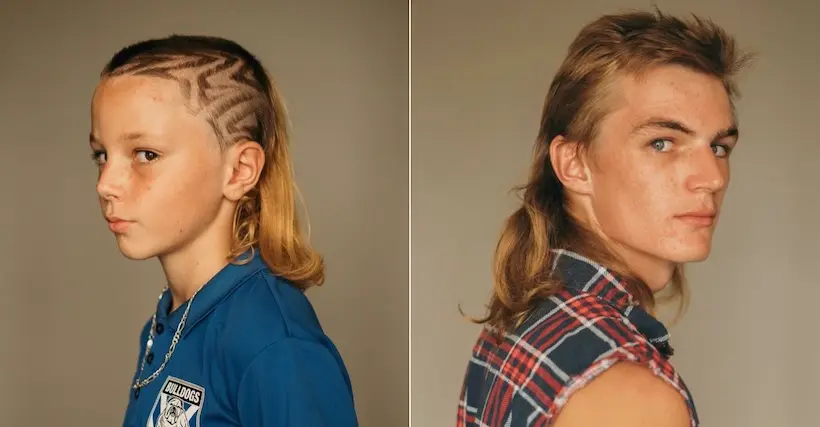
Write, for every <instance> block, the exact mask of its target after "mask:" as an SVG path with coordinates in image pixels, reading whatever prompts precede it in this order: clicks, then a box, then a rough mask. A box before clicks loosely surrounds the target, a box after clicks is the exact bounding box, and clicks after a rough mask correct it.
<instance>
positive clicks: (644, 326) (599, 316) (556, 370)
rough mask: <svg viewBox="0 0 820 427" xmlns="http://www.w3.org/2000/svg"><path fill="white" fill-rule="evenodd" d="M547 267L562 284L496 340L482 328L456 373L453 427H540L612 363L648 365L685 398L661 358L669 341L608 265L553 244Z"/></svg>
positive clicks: (691, 404) (694, 421)
mask: <svg viewBox="0 0 820 427" xmlns="http://www.w3.org/2000/svg"><path fill="white" fill-rule="evenodd" d="M555 254H556V257H555V264H554V266H553V272H554V273H555V274H558V275H559V276H558V277H560V279H561V280H562V282H563V283H564V285H565V286H563V287H562V289H561V290H560V291H559V292H557V293H556V294H554V295H552V296H550V297H549V298H546V299H544V300H543V301H541V302H540V303H539V305H538V307H537V308H536V309H535V310H534V312H533V313H532V315H530V316H529V317H528V319H527V320H526V321H525V322H524V323H523V324H522V325H521V326H520V327H518V328H516V329H515V330H512V331H509V332H508V333H505V334H504V335H503V336H502V339H501V341H500V342H499V341H497V340H496V338H494V337H495V335H494V334H493V330H492V329H491V328H489V327H488V328H485V329H484V330H483V331H482V332H481V335H480V336H479V338H478V342H477V343H476V345H475V347H474V349H473V353H472V358H471V359H470V363H469V364H468V367H467V373H466V375H465V377H464V385H463V387H462V390H461V399H460V403H459V408H458V417H457V426H459V427H496V426H498V427H515V426H541V427H547V426H549V425H550V424H551V423H552V421H553V420H554V418H555V416H556V415H557V414H558V412H559V411H560V410H561V408H562V407H563V406H564V405H565V404H566V402H567V400H568V399H569V397H570V396H571V395H572V394H573V393H574V392H575V391H577V390H578V389H580V388H581V387H583V386H584V385H586V384H587V383H589V382H590V381H591V380H593V379H594V378H596V377H597V376H598V375H600V374H601V373H603V372H604V371H606V370H607V369H608V368H610V367H611V366H613V365H614V364H616V363H618V362H621V361H630V362H634V363H638V364H641V365H643V366H646V367H647V368H649V369H650V370H651V371H652V372H653V373H654V374H655V375H657V376H658V377H660V378H661V379H663V380H665V381H666V382H667V383H668V384H670V385H672V386H673V387H675V389H677V390H678V391H679V392H680V393H681V395H682V396H683V397H684V399H686V402H687V404H688V406H689V410H690V418H691V421H692V426H693V427H696V426H697V425H698V416H697V412H696V410H695V405H694V402H693V401H692V397H691V395H690V393H689V390H688V389H687V387H686V385H685V384H684V382H683V380H682V379H681V378H680V376H679V375H678V373H677V371H675V368H674V367H672V365H671V363H670V362H669V360H668V359H669V357H670V356H671V355H672V348H671V347H670V346H669V334H668V332H667V330H666V328H665V327H664V326H663V324H662V323H661V322H659V321H658V320H656V319H655V318H654V317H652V316H651V315H650V314H649V313H647V312H646V311H644V310H643V309H641V308H640V307H639V306H638V304H637V303H636V301H635V300H634V299H633V297H632V295H631V294H630V293H629V292H628V291H627V290H626V287H625V286H624V284H623V282H622V280H620V279H619V278H617V277H616V275H615V274H614V273H613V272H612V271H611V270H609V269H607V268H605V267H603V266H601V265H599V264H597V263H595V262H593V261H591V260H589V259H586V258H584V257H583V256H581V255H579V254H577V253H574V252H570V251H565V250H555Z"/></svg>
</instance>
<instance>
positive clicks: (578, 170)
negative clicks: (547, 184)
mask: <svg viewBox="0 0 820 427" xmlns="http://www.w3.org/2000/svg"><path fill="white" fill-rule="evenodd" d="M580 144H581V143H580V142H577V141H569V140H567V139H565V138H564V137H563V136H561V135H559V136H556V137H555V138H554V139H553V140H552V141H551V142H550V162H552V168H553V170H555V175H556V176H557V177H558V180H559V181H561V184H563V186H564V188H566V189H567V190H569V191H571V192H573V193H578V194H583V195H590V194H592V174H591V173H590V170H589V163H588V159H587V156H586V154H587V153H586V150H584V149H583V148H582V147H581V146H580Z"/></svg>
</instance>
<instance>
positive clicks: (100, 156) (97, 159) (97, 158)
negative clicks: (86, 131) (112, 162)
mask: <svg viewBox="0 0 820 427" xmlns="http://www.w3.org/2000/svg"><path fill="white" fill-rule="evenodd" d="M91 160H93V161H94V163H96V164H98V165H104V164H105V162H106V160H107V156H106V155H105V151H95V152H93V153H91Z"/></svg>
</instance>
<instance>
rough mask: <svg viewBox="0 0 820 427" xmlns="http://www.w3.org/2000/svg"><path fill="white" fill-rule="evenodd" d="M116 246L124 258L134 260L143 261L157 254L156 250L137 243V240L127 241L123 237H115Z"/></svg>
mask: <svg viewBox="0 0 820 427" xmlns="http://www.w3.org/2000/svg"><path fill="white" fill-rule="evenodd" d="M117 246H118V247H119V249H120V253H121V254H122V255H123V256H125V257H126V258H128V259H130V260H134V261H144V260H146V259H150V258H153V257H155V256H157V251H156V250H154V249H153V248H151V247H149V246H148V245H139V244H137V242H133V241H129V239H128V238H127V237H126V238H123V237H117Z"/></svg>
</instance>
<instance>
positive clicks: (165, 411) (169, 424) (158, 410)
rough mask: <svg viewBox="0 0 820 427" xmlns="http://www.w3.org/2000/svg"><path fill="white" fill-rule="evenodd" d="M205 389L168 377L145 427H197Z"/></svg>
mask: <svg viewBox="0 0 820 427" xmlns="http://www.w3.org/2000/svg"><path fill="white" fill-rule="evenodd" d="M204 400H205V389H203V388H202V387H200V386H198V385H196V384H192V383H189V382H187V381H183V380H181V379H179V378H174V377H168V379H166V380H165V384H163V385H162V388H161V389H160V392H159V395H157V400H156V401H155V402H154V407H153V408H152V409H151V416H150V417H148V424H147V427H199V425H200V424H199V419H200V415H201V413H202V403H203V401H204Z"/></svg>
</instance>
